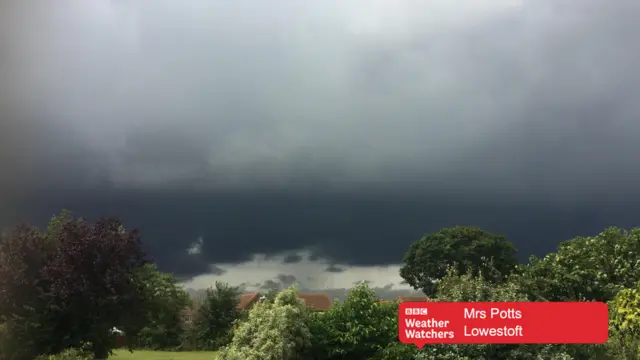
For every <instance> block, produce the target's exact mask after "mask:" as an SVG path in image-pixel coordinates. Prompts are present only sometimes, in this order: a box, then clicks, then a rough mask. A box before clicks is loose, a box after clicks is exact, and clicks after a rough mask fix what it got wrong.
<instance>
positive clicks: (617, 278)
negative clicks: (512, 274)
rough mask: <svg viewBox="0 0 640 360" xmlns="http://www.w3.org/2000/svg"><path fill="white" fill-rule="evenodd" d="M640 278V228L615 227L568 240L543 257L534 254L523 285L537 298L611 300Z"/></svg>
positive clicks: (533, 297)
mask: <svg viewBox="0 0 640 360" xmlns="http://www.w3.org/2000/svg"><path fill="white" fill-rule="evenodd" d="M639 280H640V229H637V228H636V229H633V230H631V231H626V230H623V229H620V228H616V227H611V228H607V229H606V230H605V231H603V232H602V233H600V234H598V235H596V236H592V237H577V238H574V239H572V240H569V241H565V242H563V243H561V244H560V245H559V246H558V251H557V252H556V253H551V254H548V255H547V256H545V257H543V258H541V259H540V258H537V257H532V258H531V261H530V263H529V265H527V266H524V267H522V277H521V281H522V284H521V287H522V288H523V289H526V290H527V292H528V293H529V295H530V298H531V299H533V300H535V299H542V300H550V301H566V300H579V301H580V300H595V301H605V302H607V301H609V300H611V299H613V297H614V296H615V295H616V294H617V293H618V292H619V291H620V290H622V289H625V288H633V287H634V286H635V284H636V283H637V282H638V281H639Z"/></svg>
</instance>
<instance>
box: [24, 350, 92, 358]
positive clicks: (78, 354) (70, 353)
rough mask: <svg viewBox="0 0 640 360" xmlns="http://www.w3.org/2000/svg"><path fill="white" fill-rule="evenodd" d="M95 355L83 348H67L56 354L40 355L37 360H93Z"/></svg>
mask: <svg viewBox="0 0 640 360" xmlns="http://www.w3.org/2000/svg"><path fill="white" fill-rule="evenodd" d="M92 359H93V355H92V354H91V353H90V352H88V351H85V350H81V349H67V350H65V351H63V352H61V353H59V354H55V355H40V356H38V357H37V358H36V359H35V360H92Z"/></svg>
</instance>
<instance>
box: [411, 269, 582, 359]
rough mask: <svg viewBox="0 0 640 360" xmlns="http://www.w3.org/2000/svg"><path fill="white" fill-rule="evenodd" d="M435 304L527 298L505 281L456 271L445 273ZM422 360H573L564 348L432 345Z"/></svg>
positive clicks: (423, 353)
mask: <svg viewBox="0 0 640 360" xmlns="http://www.w3.org/2000/svg"><path fill="white" fill-rule="evenodd" d="M435 300H436V301H456V302H457V301H461V302H475V301H480V302H486V301H526V300H527V297H526V295H525V294H524V293H523V292H522V291H521V289H520V288H519V287H518V285H517V284H516V283H513V282H511V281H505V282H502V283H500V284H495V283H494V282H492V281H489V280H487V279H486V277H484V276H482V274H478V276H475V275H473V274H472V272H471V271H465V272H464V273H462V274H459V273H458V271H457V269H456V268H454V267H451V268H449V269H448V270H447V271H446V275H445V277H444V278H443V279H442V281H441V284H440V285H439V286H438V293H437V295H436V299H435ZM417 359H419V360H436V359H438V360H440V359H449V360H538V359H540V360H543V359H544V360H547V359H571V357H570V356H569V355H568V354H567V353H566V349H565V348H564V347H562V346H539V345H500V344H488V345H430V346H426V347H425V348H424V349H423V351H421V352H420V355H419V356H418V357H417Z"/></svg>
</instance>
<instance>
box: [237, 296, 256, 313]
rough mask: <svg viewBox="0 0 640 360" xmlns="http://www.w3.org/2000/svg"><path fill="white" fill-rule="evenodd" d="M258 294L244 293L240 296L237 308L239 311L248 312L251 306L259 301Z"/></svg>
mask: <svg viewBox="0 0 640 360" xmlns="http://www.w3.org/2000/svg"><path fill="white" fill-rule="evenodd" d="M260 296H261V294H260V293H246V294H242V295H240V301H239V302H238V306H237V308H238V309H239V310H248V309H249V308H250V307H251V306H252V305H253V304H255V303H256V302H258V300H260Z"/></svg>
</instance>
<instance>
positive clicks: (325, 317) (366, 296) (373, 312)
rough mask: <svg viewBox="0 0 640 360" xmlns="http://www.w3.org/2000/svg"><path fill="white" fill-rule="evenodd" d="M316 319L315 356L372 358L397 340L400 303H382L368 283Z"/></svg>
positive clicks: (323, 358) (336, 359)
mask: <svg viewBox="0 0 640 360" xmlns="http://www.w3.org/2000/svg"><path fill="white" fill-rule="evenodd" d="M312 320H313V321H312V323H311V325H310V326H311V330H312V334H313V351H312V353H313V357H314V359H319V360H320V359H321V360H339V359H370V358H373V357H374V356H376V355H377V354H378V353H379V352H381V351H383V350H384V349H385V348H386V347H388V346H389V345H390V344H393V343H394V342H396V341H397V336H398V304H397V303H395V302H393V303H384V302H379V301H378V299H377V297H376V295H375V292H374V291H373V290H371V289H370V288H369V286H368V285H367V283H365V282H363V283H361V284H360V285H358V286H356V287H355V288H354V289H352V290H351V292H350V293H349V294H348V297H347V299H346V300H345V301H344V302H342V303H341V302H337V301H336V303H335V304H334V305H333V307H332V308H331V309H330V310H329V311H327V312H326V313H318V314H314V316H313V318H312ZM388 351H389V352H391V351H392V350H388Z"/></svg>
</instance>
